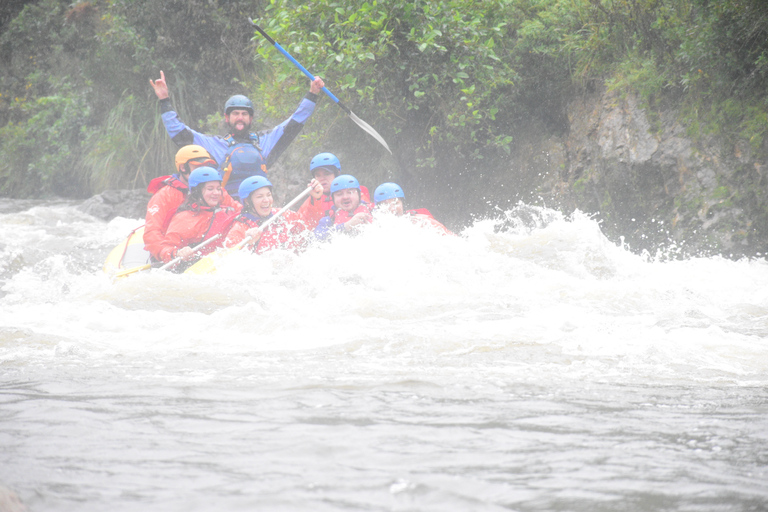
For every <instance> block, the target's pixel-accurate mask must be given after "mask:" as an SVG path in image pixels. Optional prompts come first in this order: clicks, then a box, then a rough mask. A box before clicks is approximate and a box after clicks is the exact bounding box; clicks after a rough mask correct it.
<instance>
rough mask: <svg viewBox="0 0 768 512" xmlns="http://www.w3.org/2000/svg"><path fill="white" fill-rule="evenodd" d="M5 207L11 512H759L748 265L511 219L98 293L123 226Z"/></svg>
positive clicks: (5, 436)
mask: <svg viewBox="0 0 768 512" xmlns="http://www.w3.org/2000/svg"><path fill="white" fill-rule="evenodd" d="M4 203H5V204H4V205H3V207H2V209H0V485H4V486H7V487H8V488H10V489H13V490H14V491H15V492H16V493H17V494H18V495H19V496H20V498H21V499H22V500H23V501H24V503H25V504H26V506H27V508H28V509H29V510H30V512H43V511H45V512H58V511H78V512H91V511H92V512H97V511H99V512H100V511H110V512H115V511H139V510H140V511H143V512H144V511H163V512H172V511H179V512H181V511H185V512H186V511H212V510H226V511H253V510H265V511H309V510H312V511H339V510H348V511H414V512H415V511H419V512H423V511H470V510H471V511H530V512H533V511H537V512H538V511H584V512H587V511H589V512H594V511H606V512H607V511H617V510H627V511H646V510H647V511H651V510H653V511H688V512H691V511H701V512H711V511H729V512H732V511H758V510H766V509H768V484H767V482H768V469H767V468H768V466H767V465H768V262H766V261H765V260H751V261H749V260H742V261H730V260H727V259H723V258H718V257H707V258H690V259H685V260H679V261H665V260H664V259H663V258H650V257H642V256H638V255H635V254H633V253H631V252H630V251H629V250H627V249H626V248H623V247H619V246H617V245H615V244H614V243H611V242H610V241H609V240H607V239H606V238H605V237H604V236H603V234H602V233H601V231H600V229H599V226H598V225H597V223H596V222H595V221H594V220H591V219H589V218H587V217H586V216H582V215H575V216H573V217H572V218H565V217H564V216H563V215H561V214H560V213H558V212H556V211H551V210H546V209H539V208H532V207H525V206H520V207H519V208H517V209H515V210H512V211H510V212H506V219H505V220H504V222H501V221H499V220H483V221H477V222H475V223H474V224H473V225H472V226H471V227H470V228H468V229H466V230H464V231H463V232H462V233H460V236H457V237H445V236H439V235H437V234H435V233H432V232H431V231H429V230H426V229H422V228H418V227H416V226H413V225H411V224H410V223H408V222H407V221H404V220H400V219H386V220H385V221H382V222H380V223H379V224H377V225H374V226H370V227H369V228H368V229H367V230H366V231H365V232H364V233H363V234H361V235H360V236H358V237H356V238H338V239H336V240H334V241H333V242H331V243H326V244H322V245H319V246H315V247H312V248H310V249H309V250H308V251H306V252H305V253H303V254H301V255H295V254H289V253H284V252H273V253H269V254H265V255H262V256H255V255H246V254H243V255H238V256H237V257H235V258H233V259H232V261H231V264H230V265H228V266H227V267H226V268H224V269H222V270H221V271H220V272H218V273H217V274H213V275H204V276H195V275H176V274H170V273H165V272H162V271H153V272H148V273H143V274H137V275H135V276H132V277H130V278H127V279H124V280H122V281H118V282H115V283H113V282H112V281H111V280H110V279H109V278H108V277H107V276H106V275H105V274H104V273H102V272H101V265H102V263H103V261H104V258H105V257H106V255H107V253H108V252H109V250H110V249H111V248H112V247H113V246H115V245H116V244H118V243H119V242H120V241H121V240H122V239H123V238H124V237H125V236H126V235H127V234H128V232H129V231H130V230H131V229H132V228H134V227H136V226H137V225H139V224H141V221H140V220H138V219H123V218H118V219H115V220H113V221H111V222H109V223H104V222H101V221H97V220H96V219H94V218H92V217H90V216H88V215H86V214H84V213H82V212H80V211H78V210H77V209H76V208H75V206H76V205H75V203H71V202H48V203H38V202H24V201H13V200H4ZM502 217H503V216H502Z"/></svg>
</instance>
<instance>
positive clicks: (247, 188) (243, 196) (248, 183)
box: [224, 176, 321, 254]
mask: <svg viewBox="0 0 768 512" xmlns="http://www.w3.org/2000/svg"><path fill="white" fill-rule="evenodd" d="M309 186H315V188H316V189H318V192H319V188H320V187H321V185H320V184H319V183H318V182H317V181H316V180H312V182H310V184H309ZM238 192H239V194H240V201H242V203H243V211H242V212H241V213H240V215H239V216H238V217H237V219H236V220H235V223H234V225H233V226H232V229H230V230H229V233H228V234H227V239H226V241H225V242H224V245H225V246H226V247H234V246H235V245H237V244H239V243H240V242H242V241H243V240H244V239H245V238H246V237H248V238H250V240H249V241H248V242H247V243H246V244H245V245H246V247H248V248H249V249H250V250H252V251H253V252H255V253H257V254H261V253H263V252H265V251H269V250H273V249H286V250H292V251H298V250H300V249H302V248H303V247H304V246H305V245H306V242H307V241H308V237H307V236H304V235H306V234H308V232H307V224H306V222H305V221H304V219H303V218H302V216H301V215H300V214H299V213H297V212H294V211H292V210H288V211H286V212H285V213H284V214H283V215H282V216H281V217H280V218H279V219H277V220H275V221H274V222H272V223H271V224H270V225H269V226H267V228H266V229H265V230H263V231H262V230H260V229H259V228H260V226H261V225H262V224H263V223H264V222H266V221H267V220H269V219H270V218H271V217H272V216H273V215H274V214H275V213H277V211H278V210H279V209H278V208H273V198H272V183H271V182H270V181H269V180H268V179H267V178H265V177H263V176H251V177H250V178H246V179H245V180H243V182H242V183H240V188H239V191H238ZM313 192H314V191H313Z"/></svg>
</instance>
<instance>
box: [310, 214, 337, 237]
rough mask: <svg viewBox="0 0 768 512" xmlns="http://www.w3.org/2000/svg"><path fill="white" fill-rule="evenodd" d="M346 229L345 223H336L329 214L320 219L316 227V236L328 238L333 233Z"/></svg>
mask: <svg viewBox="0 0 768 512" xmlns="http://www.w3.org/2000/svg"><path fill="white" fill-rule="evenodd" d="M343 229H344V224H334V223H333V219H332V218H331V217H328V216H327V215H326V216H325V217H323V218H322V219H320V222H319V223H318V224H317V227H316V228H315V237H317V239H318V240H327V239H328V238H329V237H330V236H331V234H332V233H338V232H340V231H342V230H343Z"/></svg>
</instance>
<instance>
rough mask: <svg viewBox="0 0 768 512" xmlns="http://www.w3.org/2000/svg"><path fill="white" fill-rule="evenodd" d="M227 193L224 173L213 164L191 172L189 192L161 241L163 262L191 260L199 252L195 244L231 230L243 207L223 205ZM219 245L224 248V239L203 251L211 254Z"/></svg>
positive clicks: (183, 267)
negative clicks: (222, 241) (222, 176)
mask: <svg viewBox="0 0 768 512" xmlns="http://www.w3.org/2000/svg"><path fill="white" fill-rule="evenodd" d="M225 193H226V192H224V191H223V190H222V188H221V175H220V174H219V171H217V170H216V169H214V168H213V167H199V168H197V169H195V170H194V171H192V172H191V173H190V175H189V195H188V196H187V199H185V201H184V203H182V205H181V206H180V207H179V211H178V212H177V213H176V215H174V216H173V219H171V224H170V225H169V226H168V231H167V232H166V234H165V237H164V238H163V240H162V242H161V243H160V245H161V249H160V258H161V260H162V261H163V262H165V263H168V262H170V261H171V260H173V259H174V258H176V257H179V258H181V259H182V260H184V261H185V262H190V260H191V259H192V258H193V256H194V255H195V252H194V251H193V250H192V247H191V246H194V245H197V244H199V243H200V242H202V241H204V240H206V239H209V238H211V237H213V236H215V235H221V234H225V233H226V232H227V231H228V230H229V228H230V226H231V225H232V222H233V221H234V219H235V217H236V216H237V214H238V213H239V208H231V207H225V208H220V206H221V201H222V197H223V195H224V194H225ZM217 247H221V243H220V242H216V243H212V244H209V245H207V246H206V248H205V250H204V252H203V251H201V253H202V254H207V253H209V252H211V251H213V250H214V249H216V248H217ZM187 266H188V265H182V266H181V268H177V269H176V270H178V271H181V270H183V269H185V268H187Z"/></svg>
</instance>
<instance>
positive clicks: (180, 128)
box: [160, 110, 228, 165]
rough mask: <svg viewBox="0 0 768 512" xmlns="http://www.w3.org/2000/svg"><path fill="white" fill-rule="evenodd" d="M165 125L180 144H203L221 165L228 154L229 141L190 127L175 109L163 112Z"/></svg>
mask: <svg viewBox="0 0 768 512" xmlns="http://www.w3.org/2000/svg"><path fill="white" fill-rule="evenodd" d="M160 117H161V118H162V119H163V125H165V131H166V132H168V135H169V136H170V137H171V139H172V140H173V141H174V142H175V143H176V145H178V146H186V145H187V144H197V145H198V146H203V147H204V148H205V149H206V150H207V151H208V153H210V154H211V156H212V157H213V159H214V160H216V162H217V163H218V164H219V165H221V162H223V161H224V157H225V156H226V155H227V147H228V146H227V143H226V142H225V141H224V139H222V138H221V137H217V136H215V135H205V134H202V133H200V132H198V131H195V130H193V129H192V128H190V127H188V126H187V125H185V124H184V123H182V122H181V119H179V115H178V114H177V113H176V112H175V111H174V110H169V111H167V112H163V113H162V114H161V116H160Z"/></svg>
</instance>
